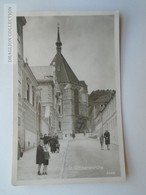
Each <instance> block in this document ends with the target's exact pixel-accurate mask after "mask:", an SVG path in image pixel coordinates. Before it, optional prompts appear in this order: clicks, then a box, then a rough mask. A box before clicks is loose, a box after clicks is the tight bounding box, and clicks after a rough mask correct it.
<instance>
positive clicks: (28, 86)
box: [27, 83, 30, 101]
mask: <svg viewBox="0 0 146 195" xmlns="http://www.w3.org/2000/svg"><path fill="white" fill-rule="evenodd" d="M29 88H30V85H29V83H27V101H29Z"/></svg>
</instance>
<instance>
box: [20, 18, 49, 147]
mask: <svg viewBox="0 0 146 195" xmlns="http://www.w3.org/2000/svg"><path fill="white" fill-rule="evenodd" d="M25 24H26V20H25V18H24V17H17V45H18V49H17V51H18V64H17V65H18V138H19V142H20V144H21V147H23V148H24V150H27V149H29V148H32V147H34V146H36V145H37V142H38V139H39V136H40V134H41V133H42V126H43V130H46V129H47V127H48V124H47V123H46V122H45V121H44V120H43V118H42V110H41V96H40V89H39V87H38V82H37V80H36V78H35V76H34V74H33V73H32V71H31V69H30V67H29V65H28V62H27V60H26V62H25V61H24V59H23V26H24V25H25Z"/></svg>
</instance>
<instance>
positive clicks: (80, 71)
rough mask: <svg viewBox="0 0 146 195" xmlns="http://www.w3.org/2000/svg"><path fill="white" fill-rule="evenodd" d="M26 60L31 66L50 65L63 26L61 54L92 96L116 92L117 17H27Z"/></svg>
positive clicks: (25, 32)
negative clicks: (93, 92)
mask: <svg viewBox="0 0 146 195" xmlns="http://www.w3.org/2000/svg"><path fill="white" fill-rule="evenodd" d="M26 21H27V23H26V25H25V26H24V29H23V33H24V34H23V36H24V43H23V44H24V59H25V58H26V57H27V59H28V63H29V65H30V66H47V65H50V63H51V61H52V60H53V58H54V56H55V54H56V45H55V43H56V40H57V24H58V23H59V24H60V38H61V42H62V54H63V56H64V57H65V59H66V60H67V62H68V64H69V65H70V67H71V68H72V70H73V71H74V73H75V74H76V76H77V77H78V79H79V80H84V81H85V82H86V84H87V85H88V91H89V93H91V92H92V91H93V90H97V89H115V51H114V41H115V40H114V16H108V15H105V16H104V15H96V16H42V17H37V16H34V17H32V16H31V17H26Z"/></svg>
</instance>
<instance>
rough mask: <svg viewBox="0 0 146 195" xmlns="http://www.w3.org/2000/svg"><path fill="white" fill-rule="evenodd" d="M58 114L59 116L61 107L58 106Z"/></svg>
mask: <svg viewBox="0 0 146 195" xmlns="http://www.w3.org/2000/svg"><path fill="white" fill-rule="evenodd" d="M58 113H59V114H61V106H60V105H59V106H58Z"/></svg>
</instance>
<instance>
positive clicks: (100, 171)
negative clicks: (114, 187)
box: [12, 11, 125, 185]
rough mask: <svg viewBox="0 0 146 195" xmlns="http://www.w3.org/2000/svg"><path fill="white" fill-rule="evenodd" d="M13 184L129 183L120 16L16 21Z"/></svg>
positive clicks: (43, 15)
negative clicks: (126, 163) (123, 119)
mask: <svg viewBox="0 0 146 195" xmlns="http://www.w3.org/2000/svg"><path fill="white" fill-rule="evenodd" d="M15 30H16V33H15V35H16V37H15V47H14V50H15V52H14V55H15V58H16V60H15V61H16V62H15V63H14V87H13V93H14V120H13V124H14V129H13V171H12V182H13V184H14V185H23V184H24V185H25V184H43V183H44V184H49V183H84V182H86V183H87V182H108V181H122V180H124V179H125V163H124V161H125V160H124V149H123V148H124V144H123V130H122V116H121V94H120V63H119V61H120V51H119V13H118V12H116V11H115V12H58V13H57V12H39V13H37V12H34V13H33V12H28V13H19V14H18V15H17V17H16V29H15Z"/></svg>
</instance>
